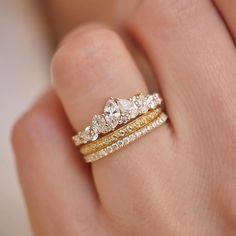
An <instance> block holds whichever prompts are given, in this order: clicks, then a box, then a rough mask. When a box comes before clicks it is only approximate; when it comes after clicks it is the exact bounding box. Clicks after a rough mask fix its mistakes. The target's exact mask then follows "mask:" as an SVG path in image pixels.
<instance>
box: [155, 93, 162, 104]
mask: <svg viewBox="0 0 236 236" xmlns="http://www.w3.org/2000/svg"><path fill="white" fill-rule="evenodd" d="M153 98H154V99H155V101H156V103H157V105H161V103H162V98H161V97H160V96H159V94H158V93H154V94H153Z"/></svg>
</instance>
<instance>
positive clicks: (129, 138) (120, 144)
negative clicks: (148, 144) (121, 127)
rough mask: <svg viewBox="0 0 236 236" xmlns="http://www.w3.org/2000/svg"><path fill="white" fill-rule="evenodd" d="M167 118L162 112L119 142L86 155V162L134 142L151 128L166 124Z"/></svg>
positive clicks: (95, 159)
mask: <svg viewBox="0 0 236 236" xmlns="http://www.w3.org/2000/svg"><path fill="white" fill-rule="evenodd" d="M166 120H167V115H166V114H165V113H161V114H160V116H159V117H158V118H156V119H155V120H154V121H152V122H151V123H149V124H148V125H146V126H145V127H143V128H141V129H139V130H138V131H136V132H134V133H132V134H131V135H129V136H127V137H124V138H123V139H121V140H118V141H117V142H115V143H113V144H112V145H110V146H108V147H106V148H104V149H102V150H100V151H98V152H96V153H93V154H90V155H87V156H84V159H85V161H86V162H94V161H97V160H99V159H101V158H103V157H105V156H107V155H109V154H111V153H113V152H115V151H117V150H119V149H121V148H122V147H124V146H126V145H128V144H130V143H132V142H134V141H135V140H137V139H139V138H140V137H142V136H144V135H146V134H147V133H149V132H150V131H151V130H153V129H155V128H157V127H158V126H160V125H162V124H164V123H165V122H166Z"/></svg>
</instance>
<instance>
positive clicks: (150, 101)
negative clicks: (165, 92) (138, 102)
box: [147, 95, 158, 109]
mask: <svg viewBox="0 0 236 236" xmlns="http://www.w3.org/2000/svg"><path fill="white" fill-rule="evenodd" d="M147 105H148V107H149V108H150V109H155V108H156V107H157V105H158V104H157V100H156V99H155V97H154V96H153V95H148V96H147Z"/></svg>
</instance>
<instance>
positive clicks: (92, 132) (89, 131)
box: [83, 126, 98, 141]
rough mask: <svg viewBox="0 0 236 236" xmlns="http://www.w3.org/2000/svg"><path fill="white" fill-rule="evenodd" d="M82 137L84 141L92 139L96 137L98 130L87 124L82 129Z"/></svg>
mask: <svg viewBox="0 0 236 236" xmlns="http://www.w3.org/2000/svg"><path fill="white" fill-rule="evenodd" d="M83 138H84V140H86V141H94V140H96V139H97V138H98V131H97V129H95V128H94V127H93V126H88V127H86V129H85V130H84V133H83Z"/></svg>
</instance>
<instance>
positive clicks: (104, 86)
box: [52, 25, 147, 130]
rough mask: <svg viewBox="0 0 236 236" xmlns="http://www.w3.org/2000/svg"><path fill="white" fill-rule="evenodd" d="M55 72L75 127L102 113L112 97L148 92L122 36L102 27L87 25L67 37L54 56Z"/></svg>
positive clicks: (62, 96) (67, 110) (55, 78)
mask: <svg viewBox="0 0 236 236" xmlns="http://www.w3.org/2000/svg"><path fill="white" fill-rule="evenodd" d="M52 71H53V78H54V80H53V81H54V86H55V89H56V91H57V93H58V95H59V97H60V98H61V101H62V104H63V105H64V108H65V110H66V112H67V114H68V117H69V119H70V120H71V123H72V125H73V126H74V128H75V129H76V130H81V129H82V128H84V127H85V126H87V125H88V124H89V123H90V121H91V119H92V117H93V115H94V114H96V113H101V112H102V110H103V107H104V102H105V101H106V100H107V99H108V98H109V97H122V96H123V97H130V96H132V95H134V94H137V93H139V92H144V93H146V92H147V88H146V85H145V82H144V80H143V78H142V76H141V74H140V72H139V71H138V69H137V68H136V66H135V64H134V62H133V61H132V59H131V57H130V55H129V54H128V52H127V50H126V49H125V47H124V45H123V43H122V42H121V40H120V38H119V37H118V36H117V35H116V34H115V33H113V32H112V31H111V30H109V29H106V28H103V26H98V25H87V26H84V27H82V28H80V29H79V30H77V32H73V34H72V35H71V36H69V37H67V38H66V39H65V40H64V41H63V44H62V46H61V48H59V50H58V52H57V53H56V54H55V56H54V59H53V63H52Z"/></svg>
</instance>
